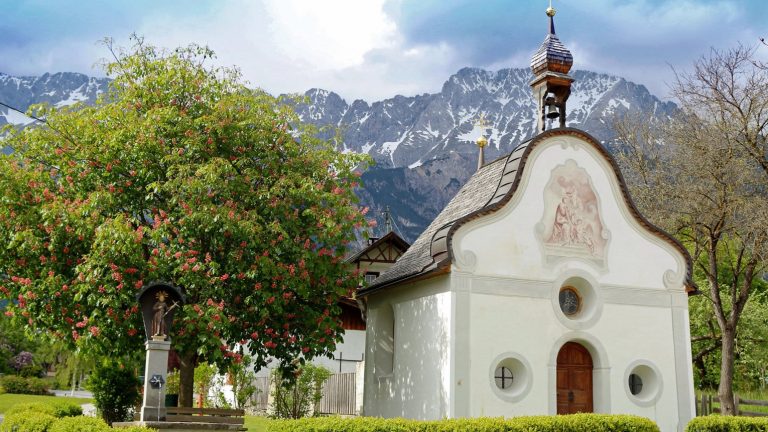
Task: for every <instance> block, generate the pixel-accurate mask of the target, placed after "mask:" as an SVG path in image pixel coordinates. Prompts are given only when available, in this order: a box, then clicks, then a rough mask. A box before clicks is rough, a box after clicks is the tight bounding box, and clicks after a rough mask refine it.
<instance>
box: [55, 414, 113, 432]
mask: <svg viewBox="0 0 768 432" xmlns="http://www.w3.org/2000/svg"><path fill="white" fill-rule="evenodd" d="M112 430H113V429H112V428H111V427H109V425H107V423H106V422H104V420H102V419H100V418H96V417H82V416H80V417H65V418H61V419H58V420H56V421H55V422H54V423H53V424H52V425H51V427H50V429H48V432H111V431H112Z"/></svg>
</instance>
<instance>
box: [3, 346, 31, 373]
mask: <svg viewBox="0 0 768 432" xmlns="http://www.w3.org/2000/svg"><path fill="white" fill-rule="evenodd" d="M34 361H35V360H34V356H33V355H32V353H31V352H29V351H22V352H20V353H18V354H16V355H15V356H13V358H11V361H10V364H9V366H11V367H12V368H14V369H15V370H16V372H19V371H21V370H22V369H24V368H26V367H29V366H32V364H33V363H34Z"/></svg>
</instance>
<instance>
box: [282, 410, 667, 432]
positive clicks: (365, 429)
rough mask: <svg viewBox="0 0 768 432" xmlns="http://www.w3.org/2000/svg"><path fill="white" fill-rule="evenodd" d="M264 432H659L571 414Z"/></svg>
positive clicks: (351, 423) (354, 422)
mask: <svg viewBox="0 0 768 432" xmlns="http://www.w3.org/2000/svg"><path fill="white" fill-rule="evenodd" d="M267 431H268V432H300V431H312V432H390V431H393V432H394V431H396V432H457V431H461V432H469V431H472V432H498V431H505V432H584V431H600V432H626V431H632V432H659V427H658V426H656V424H655V423H654V422H652V421H651V420H648V419H647V418H643V417H636V416H630V415H607V414H573V415H561V416H535V417H517V418H510V419H504V418H487V417H485V418H472V419H450V420H437V421H419V420H405V419H382V418H376V417H358V418H351V419H343V418H341V417H316V418H307V419H300V420H277V421H274V422H271V423H270V424H269V425H268V426H267Z"/></svg>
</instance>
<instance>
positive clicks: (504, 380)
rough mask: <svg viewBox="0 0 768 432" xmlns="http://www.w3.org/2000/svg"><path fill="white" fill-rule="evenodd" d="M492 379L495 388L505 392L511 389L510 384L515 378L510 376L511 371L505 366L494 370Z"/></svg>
mask: <svg viewBox="0 0 768 432" xmlns="http://www.w3.org/2000/svg"><path fill="white" fill-rule="evenodd" d="M494 379H495V380H496V387H498V388H500V389H502V390H506V389H508V388H510V387H512V383H513V382H514V380H515V377H514V376H512V371H510V370H509V368H507V367H505V366H499V367H497V368H496V373H495V374H494Z"/></svg>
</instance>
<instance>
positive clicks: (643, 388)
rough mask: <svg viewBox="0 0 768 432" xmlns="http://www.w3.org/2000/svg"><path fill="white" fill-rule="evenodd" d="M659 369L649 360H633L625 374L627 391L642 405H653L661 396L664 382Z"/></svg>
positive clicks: (633, 399) (633, 400)
mask: <svg viewBox="0 0 768 432" xmlns="http://www.w3.org/2000/svg"><path fill="white" fill-rule="evenodd" d="M661 381H662V380H661V373H660V372H659V370H658V369H657V368H656V366H654V365H653V364H651V363H650V362H648V361H647V360H638V361H636V362H633V363H632V364H630V365H629V367H628V368H627V371H626V372H625V375H624V382H625V386H626V387H625V388H624V389H625V391H626V392H627V396H629V399H630V400H631V401H632V402H634V403H635V404H637V405H640V406H651V405H653V404H654V403H656V401H657V400H658V399H659V397H660V396H661V390H662V382H661Z"/></svg>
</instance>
